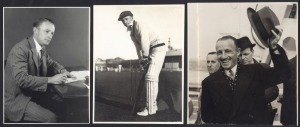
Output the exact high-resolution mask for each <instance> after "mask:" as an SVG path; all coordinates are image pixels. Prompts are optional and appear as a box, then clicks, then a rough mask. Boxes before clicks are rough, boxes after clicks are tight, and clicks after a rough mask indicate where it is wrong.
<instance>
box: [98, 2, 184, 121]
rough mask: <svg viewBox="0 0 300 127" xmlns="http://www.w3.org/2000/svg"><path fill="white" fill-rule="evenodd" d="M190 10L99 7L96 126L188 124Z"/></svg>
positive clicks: (144, 6) (180, 8)
mask: <svg viewBox="0 0 300 127" xmlns="http://www.w3.org/2000/svg"><path fill="white" fill-rule="evenodd" d="M184 9H185V7H184V5H183V4H182V5H179V4H171V5H94V7H93V30H94V31H93V41H94V43H93V51H94V53H93V57H94V58H93V60H94V68H93V73H94V83H93V84H94V87H93V88H94V89H93V94H94V95H93V96H94V100H93V102H94V105H93V111H94V112H93V122H94V123H109V124H120V123H125V124H130V123H133V124H162V123H163V124H183V114H184V109H183V107H184V106H183V102H184V98H183V97H184V95H183V93H184V92H183V90H184V86H185V85H184V83H183V82H184V78H183V77H184V74H183V72H184V24H185V22H184V17H185V15H184Z"/></svg>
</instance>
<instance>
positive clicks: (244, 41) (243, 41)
mask: <svg viewBox="0 0 300 127" xmlns="http://www.w3.org/2000/svg"><path fill="white" fill-rule="evenodd" d="M236 42H237V46H238V47H239V48H241V50H242V51H243V50H245V49H246V48H249V47H254V46H255V44H252V43H251V41H250V39H249V38H248V37H242V38H240V39H237V40H236Z"/></svg>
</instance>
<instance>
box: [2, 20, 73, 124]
mask: <svg viewBox="0 0 300 127" xmlns="http://www.w3.org/2000/svg"><path fill="white" fill-rule="evenodd" d="M54 31H55V26H54V23H53V21H52V20H50V19H48V18H39V19H37V20H36V21H35V22H34V23H33V35H32V36H31V37H28V38H25V39H24V40H22V41H21V42H19V43H17V44H16V45H15V46H14V47H13V48H12V49H11V50H10V52H9V54H8V57H7V60H6V63H5V102H4V103H5V119H7V120H10V121H13V122H20V121H32V122H49V123H50V122H56V118H57V115H56V114H54V113H53V111H51V110H49V109H47V108H45V106H44V105H43V106H42V105H41V104H40V103H39V102H41V101H43V100H45V101H48V102H50V101H52V100H51V98H42V97H46V95H52V93H51V92H50V90H49V89H48V87H49V85H51V84H63V83H64V82H65V81H66V79H67V77H73V78H75V77H74V76H73V75H71V74H70V73H69V72H68V71H67V70H66V69H64V67H63V66H62V65H60V64H59V63H57V62H56V61H54V60H52V59H51V58H50V57H49V56H48V55H46V53H45V46H47V45H49V44H50V41H51V39H52V37H53V35H54ZM51 71H52V72H53V73H55V74H56V75H54V76H52V77H47V73H48V72H51ZM50 103H51V102H50Z"/></svg>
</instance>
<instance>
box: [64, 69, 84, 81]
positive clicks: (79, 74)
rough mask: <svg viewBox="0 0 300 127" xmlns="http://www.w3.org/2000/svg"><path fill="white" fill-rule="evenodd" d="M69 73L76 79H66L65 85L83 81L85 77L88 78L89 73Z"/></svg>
mask: <svg viewBox="0 0 300 127" xmlns="http://www.w3.org/2000/svg"><path fill="white" fill-rule="evenodd" d="M70 73H71V74H73V75H74V76H75V77H76V79H73V78H68V79H67V81H66V82H65V83H70V82H76V81H81V80H85V77H86V76H89V74H90V71H72V72H70Z"/></svg>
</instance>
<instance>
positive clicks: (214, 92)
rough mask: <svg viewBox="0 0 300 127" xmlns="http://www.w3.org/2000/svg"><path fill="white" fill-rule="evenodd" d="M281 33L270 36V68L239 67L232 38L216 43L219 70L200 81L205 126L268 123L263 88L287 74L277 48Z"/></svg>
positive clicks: (286, 76) (283, 53)
mask: <svg viewBox="0 0 300 127" xmlns="http://www.w3.org/2000/svg"><path fill="white" fill-rule="evenodd" d="M281 33H282V30H281ZM281 33H280V34H278V35H277V34H275V33H273V34H274V36H275V38H274V39H271V40H270V54H271V58H272V61H273V62H274V66H275V67H274V68H264V67H263V66H262V65H261V64H249V65H242V64H240V63H239V62H238V56H239V55H240V48H238V47H237V46H236V39H235V38H234V37H232V36H224V37H222V38H220V39H218V40H217V43H216V52H217V57H218V60H219V62H220V64H221V68H220V69H219V70H218V71H216V72H215V73H213V74H211V75H210V76H208V77H207V78H205V79H204V80H203V81H202V95H201V116H202V119H203V121H204V122H205V123H221V124H268V120H267V118H268V116H267V115H269V113H268V110H267V105H266V104H265V103H266V100H265V97H264V90H265V87H266V85H267V84H274V85H275V84H278V83H281V82H283V81H285V80H286V79H288V77H289V74H290V71H289V69H288V60H287V56H286V54H285V52H284V50H283V49H282V48H281V47H280V46H279V45H277V43H278V40H279V39H280V36H281Z"/></svg>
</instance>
